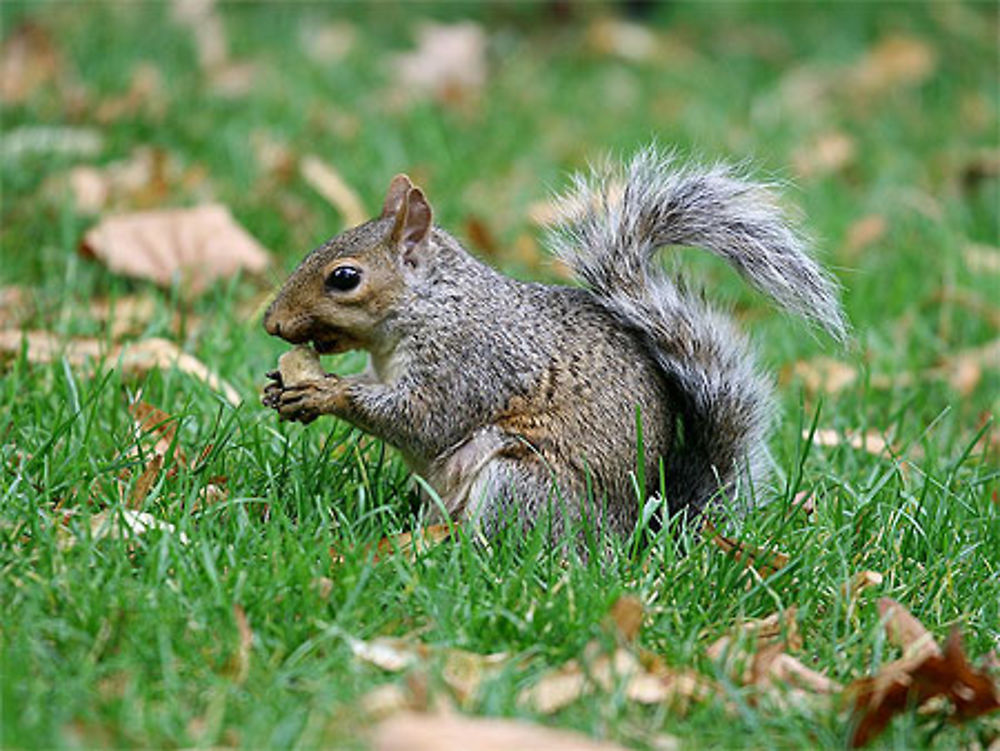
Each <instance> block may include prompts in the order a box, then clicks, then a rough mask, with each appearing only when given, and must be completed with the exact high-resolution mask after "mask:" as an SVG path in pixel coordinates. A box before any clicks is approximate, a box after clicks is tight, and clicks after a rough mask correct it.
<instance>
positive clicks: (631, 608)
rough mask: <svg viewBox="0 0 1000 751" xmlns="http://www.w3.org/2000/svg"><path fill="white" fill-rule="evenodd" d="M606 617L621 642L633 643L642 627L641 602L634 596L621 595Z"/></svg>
mask: <svg viewBox="0 0 1000 751" xmlns="http://www.w3.org/2000/svg"><path fill="white" fill-rule="evenodd" d="M608 617H609V618H610V619H611V622H612V623H613V624H614V626H615V628H616V629H617V631H618V635H619V636H620V637H621V639H622V641H624V642H626V643H630V642H634V641H635V640H636V637H637V636H638V635H639V629H640V627H641V626H642V618H643V606H642V600H640V599H639V598H638V597H636V596H635V595H621V596H620V597H618V599H617V600H615V601H614V603H613V604H612V605H611V610H610V611H609V613H608Z"/></svg>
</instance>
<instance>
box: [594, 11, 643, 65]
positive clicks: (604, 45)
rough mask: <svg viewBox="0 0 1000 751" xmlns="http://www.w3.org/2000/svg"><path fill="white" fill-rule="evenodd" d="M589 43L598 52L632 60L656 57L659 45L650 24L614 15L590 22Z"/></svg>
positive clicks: (637, 60) (638, 60) (639, 60)
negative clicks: (625, 19)
mask: <svg viewBox="0 0 1000 751" xmlns="http://www.w3.org/2000/svg"><path fill="white" fill-rule="evenodd" d="M587 43H588V44H589V45H590V47H591V48H592V49H593V50H594V51H595V52H597V53H598V54H601V55H613V56H615V57H620V58H623V59H625V60H629V61H631V62H641V61H644V60H650V59H652V58H654V57H655V56H656V55H657V51H658V47H659V41H658V39H657V36H656V34H655V33H654V32H653V31H652V30H651V29H650V28H649V27H648V26H644V25H642V24H638V23H631V22H629V21H623V20H621V19H619V18H612V17H604V18H598V19H596V20H595V21H593V22H592V23H591V24H590V26H589V27H588V28H587Z"/></svg>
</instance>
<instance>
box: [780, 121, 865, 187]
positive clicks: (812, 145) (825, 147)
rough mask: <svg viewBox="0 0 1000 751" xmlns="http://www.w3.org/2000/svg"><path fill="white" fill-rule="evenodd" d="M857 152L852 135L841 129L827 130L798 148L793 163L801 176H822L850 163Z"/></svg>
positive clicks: (793, 156)
mask: <svg viewBox="0 0 1000 751" xmlns="http://www.w3.org/2000/svg"><path fill="white" fill-rule="evenodd" d="M856 152H857V148H856V146H855V143H854V139H853V138H852V137H851V136H849V135H847V134H846V133H843V132H841V131H836V130H833V131H827V132H825V133H821V134H820V135H818V136H817V137H816V138H814V139H813V140H812V141H810V142H809V143H807V144H804V145H802V146H801V147H799V148H798V149H796V150H795V152H794V153H793V154H792V164H793V166H794V168H795V171H796V172H797V173H798V174H799V175H800V176H801V177H805V178H809V177H822V176H825V175H829V174H830V173H833V172H839V171H840V170H842V169H844V168H845V167H847V166H848V165H850V164H851V163H852V162H853V161H854V158H855V155H856Z"/></svg>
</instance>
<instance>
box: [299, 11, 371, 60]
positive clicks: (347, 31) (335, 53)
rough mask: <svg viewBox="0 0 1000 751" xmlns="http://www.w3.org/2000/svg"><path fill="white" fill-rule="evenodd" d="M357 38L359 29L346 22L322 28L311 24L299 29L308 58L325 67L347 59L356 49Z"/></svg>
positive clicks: (300, 39)
mask: <svg viewBox="0 0 1000 751" xmlns="http://www.w3.org/2000/svg"><path fill="white" fill-rule="evenodd" d="M357 38H358V30H357V28H356V27H355V26H354V24H351V23H348V22H346V21H337V22H334V23H328V24H324V25H322V26H317V25H316V24H315V23H312V22H310V23H306V24H303V25H302V27H301V28H300V29H299V43H300V44H301V46H302V50H303V51H304V52H305V53H306V56H307V57H308V58H309V59H310V60H312V61H313V62H317V63H323V64H324V65H329V64H330V63H338V62H340V61H341V60H343V59H344V58H345V57H347V56H348V55H349V54H350V53H351V50H352V49H354V46H355V43H356V42H357Z"/></svg>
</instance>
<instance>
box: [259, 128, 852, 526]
mask: <svg viewBox="0 0 1000 751" xmlns="http://www.w3.org/2000/svg"><path fill="white" fill-rule="evenodd" d="M559 205H562V206H566V207H571V210H570V211H568V212H564V213H566V214H567V216H565V217H564V219H563V220H562V221H561V223H560V224H558V225H557V226H556V227H555V228H554V229H553V232H552V235H551V237H550V242H549V244H550V246H551V248H552V250H554V252H555V255H556V256H557V257H558V258H560V259H562V260H563V261H565V262H566V263H567V264H568V266H569V267H570V269H572V271H573V272H574V273H575V276H576V277H577V279H578V280H579V281H580V282H582V286H580V285H578V286H565V285H547V284H541V283H528V282H521V281H517V280H515V279H512V278H510V277H508V276H505V275H503V274H501V273H500V272H498V271H497V270H495V269H493V268H492V267H490V266H488V265H486V264H484V263H482V262H480V261H479V260H477V259H476V258H474V257H473V256H472V255H471V254H470V253H468V252H467V251H466V250H465V249H464V248H463V247H462V245H461V244H460V243H459V242H458V241H457V240H456V239H455V238H454V237H453V236H452V235H450V234H449V233H448V232H446V231H445V230H444V229H441V228H440V227H438V226H435V225H434V223H433V211H432V209H431V206H430V204H429V203H428V200H427V198H426V196H425V195H424V192H423V191H422V190H421V189H420V188H418V187H414V186H413V184H412V182H411V181H410V179H409V178H408V177H407V176H406V175H397V176H396V177H394V178H393V179H392V182H391V184H390V185H389V189H388V192H387V195H386V197H385V202H384V205H383V208H382V212H381V214H380V215H379V216H378V217H377V218H375V219H372V220H370V221H368V222H366V223H364V224H361V225H360V226H357V227H354V228H352V229H348V230H346V231H344V232H343V233H341V234H339V235H337V236H336V237H334V238H332V239H331V240H329V241H327V242H326V243H324V244H323V245H321V246H320V247H319V248H317V249H315V250H313V251H312V252H311V253H310V254H309V255H308V256H306V258H305V259H304V260H303V261H302V262H301V264H300V265H299V266H298V267H297V268H296V269H295V271H294V272H293V273H292V274H291V276H290V277H289V279H288V280H287V281H286V282H285V283H284V285H283V286H282V287H281V288H280V290H279V291H278V293H277V295H276V297H275V298H274V300H273V301H272V303H271V304H270V306H269V307H268V308H267V311H266V313H265V316H264V326H265V328H266V330H267V331H268V333H270V334H272V335H274V336H279V337H281V338H283V339H285V340H287V341H289V342H291V343H293V344H303V343H307V342H311V343H312V345H313V347H314V349H315V351H316V352H318V353H320V354H325V353H335V352H343V351H346V350H350V349H359V348H360V349H363V350H367V352H368V353H369V356H370V357H369V360H370V364H369V367H368V369H367V371H366V372H365V373H364V374H363V375H360V376H339V375H334V374H325V373H323V372H322V369H320V371H319V373H316V374H314V375H313V376H312V377H306V378H305V379H304V380H301V381H300V382H292V383H289V382H283V379H282V376H281V374H280V373H279V372H272V373H269V374H268V376H269V378H270V379H271V382H270V383H269V384H268V385H267V386H266V388H265V391H264V396H263V400H262V401H263V403H264V405H265V406H268V407H271V408H273V409H275V410H277V412H278V413H279V415H280V417H281V418H282V419H285V420H295V421H299V422H303V423H309V422H311V421H312V420H314V419H316V417H318V416H319V415H324V414H330V415H335V416H337V417H339V418H341V419H344V420H346V421H348V422H349V423H351V424H352V425H355V426H356V427H358V428H360V429H361V430H363V431H365V432H367V433H370V434H372V435H374V436H376V437H378V438H380V439H382V440H384V441H386V442H387V443H389V444H391V445H392V446H394V447H396V448H397V449H398V450H399V451H400V452H401V453H402V456H403V458H404V460H405V461H406V463H407V465H408V466H409V468H410V469H412V471H413V472H415V473H417V474H419V475H420V476H422V477H423V478H424V480H425V481H426V483H427V485H429V486H430V488H432V489H433V491H434V493H436V494H437V496H438V497H439V500H440V503H439V504H436V505H430V506H429V508H431V510H432V513H433V509H434V508H435V507H436V508H437V509H438V512H440V510H441V506H442V505H443V510H444V511H445V512H447V514H448V515H449V516H450V517H451V518H452V519H454V520H458V521H461V522H463V523H465V524H472V525H473V526H474V527H475V528H476V529H478V530H480V531H482V532H484V533H485V534H486V535H487V536H489V535H490V534H492V533H493V532H495V531H496V530H497V528H498V527H499V526H501V525H503V524H505V523H507V521H508V520H509V515H510V514H512V513H513V514H517V515H520V517H521V519H522V520H525V521H526V522H527V523H528V524H529V525H530V524H534V523H537V522H538V521H540V520H541V518H542V517H543V515H548V516H547V517H546V518H548V519H549V520H550V521H549V523H551V524H552V525H553V531H554V532H555V533H558V532H559V531H560V530H563V531H564V530H566V529H568V528H569V525H570V524H571V523H573V522H578V521H579V520H581V519H583V518H585V517H586V518H589V519H591V520H595V521H596V522H597V523H598V524H599V525H600V526H601V527H602V528H604V529H607V530H610V531H611V532H613V533H616V534H621V535H626V536H627V535H628V534H630V533H631V532H632V531H633V530H634V529H635V527H636V525H637V523H638V522H639V520H640V517H641V515H642V513H643V509H641V508H640V500H639V499H640V497H644V498H653V499H655V500H657V501H658V502H659V503H660V504H665V511H666V513H667V514H668V515H673V514H676V513H678V512H683V513H686V514H692V515H695V516H697V515H698V514H699V513H701V512H702V511H703V510H704V509H705V508H706V507H707V506H708V505H709V504H714V503H716V502H717V503H719V504H721V505H722V506H723V507H730V508H731V507H732V505H733V504H734V503H735V499H737V498H739V497H740V494H744V495H745V494H747V493H753V492H754V489H755V488H758V489H759V488H760V487H761V484H762V482H763V480H764V479H765V471H766V462H765V458H766V448H765V439H766V437H767V434H768V430H769V428H770V425H771V423H772V420H773V414H774V407H773V403H772V387H771V383H770V379H769V378H768V377H766V376H765V375H764V374H762V373H761V372H760V371H759V369H758V367H757V365H756V364H755V360H754V358H753V356H752V354H751V351H750V349H749V346H748V343H747V340H746V339H745V337H744V336H743V334H742V333H740V332H739V331H738V330H737V328H736V327H735V326H734V324H733V322H732V321H731V320H730V318H729V317H728V316H727V315H725V314H723V313H721V312H719V311H717V310H715V309H713V308H711V307H710V306H709V305H708V304H707V303H706V302H705V301H704V299H703V297H702V296H701V295H699V294H695V293H692V292H690V291H689V290H688V289H687V287H686V286H685V284H683V283H682V282H681V281H680V280H678V279H674V278H672V276H671V275H669V274H668V273H667V272H666V271H665V270H664V268H663V265H662V264H661V263H659V262H658V260H657V251H658V250H659V249H661V248H665V247H670V246H689V247H694V248H701V249H704V250H706V251H708V252H710V253H712V254H715V255H717V256H720V257H722V258H723V259H725V260H726V261H728V262H729V263H730V264H731V265H732V266H733V267H734V268H735V269H736V270H737V271H738V272H739V273H740V274H741V275H742V276H743V277H744V278H745V279H746V280H748V281H749V282H750V283H751V284H752V285H753V286H755V287H757V288H758V289H759V290H761V291H763V292H764V293H766V294H767V295H769V296H770V297H771V298H772V299H773V300H774V301H775V302H776V303H777V304H778V305H780V306H781V307H783V308H785V309H787V310H789V311H792V312H795V313H797V314H800V315H801V316H803V317H805V318H806V319H808V320H809V321H811V322H812V323H814V324H817V325H819V326H820V327H822V328H824V329H826V330H827V331H828V332H829V333H830V334H831V335H832V336H833V337H834V338H835V339H837V340H840V341H843V340H845V339H846V338H847V336H848V325H847V323H846V320H845V318H844V315H843V313H842V311H841V307H840V303H839V299H838V286H837V285H836V284H835V283H834V282H833V280H832V279H831V277H830V276H829V275H828V274H827V273H826V272H825V271H824V270H823V269H822V268H821V267H820V266H819V265H818V264H817V262H816V261H815V260H814V259H813V258H812V256H811V254H810V251H809V247H808V246H809V244H808V242H807V241H806V239H805V237H804V236H803V234H802V233H801V232H800V231H799V230H798V229H797V228H796V226H795V223H793V222H791V221H790V220H789V218H788V214H787V212H786V211H785V210H783V209H782V208H781V207H780V206H779V203H778V196H777V195H776V192H775V191H774V189H773V187H772V186H770V185H768V184H762V183H756V182H753V181H751V180H749V179H748V178H746V177H745V176H743V175H742V174H741V173H740V172H738V171H737V170H734V169H733V168H730V167H728V166H726V165H723V164H718V165H714V166H709V167H698V166H686V165H681V164H679V163H678V159H677V158H676V157H675V156H674V155H673V154H670V153H664V152H662V151H660V150H659V149H658V148H657V147H655V146H650V147H648V148H646V149H644V150H642V151H640V152H639V153H638V154H636V155H635V156H634V157H633V158H632V159H631V160H630V161H629V162H628V163H627V164H624V165H621V166H618V167H605V168H602V169H595V170H593V171H592V172H591V173H590V175H589V176H588V175H577V176H575V178H574V184H573V188H572V189H571V191H570V192H569V193H567V194H566V195H564V196H563V197H562V200H561V202H560V204H559ZM284 380H288V379H284ZM640 451H641V454H642V455H641V456H640ZM640 484H641V485H645V487H642V488H640V487H639V486H640ZM661 488H662V489H663V490H665V496H666V497H665V498H661V497H660V496H661ZM639 491H642V493H643V494H644V495H642V496H640V493H639ZM751 500H752V499H751Z"/></svg>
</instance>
